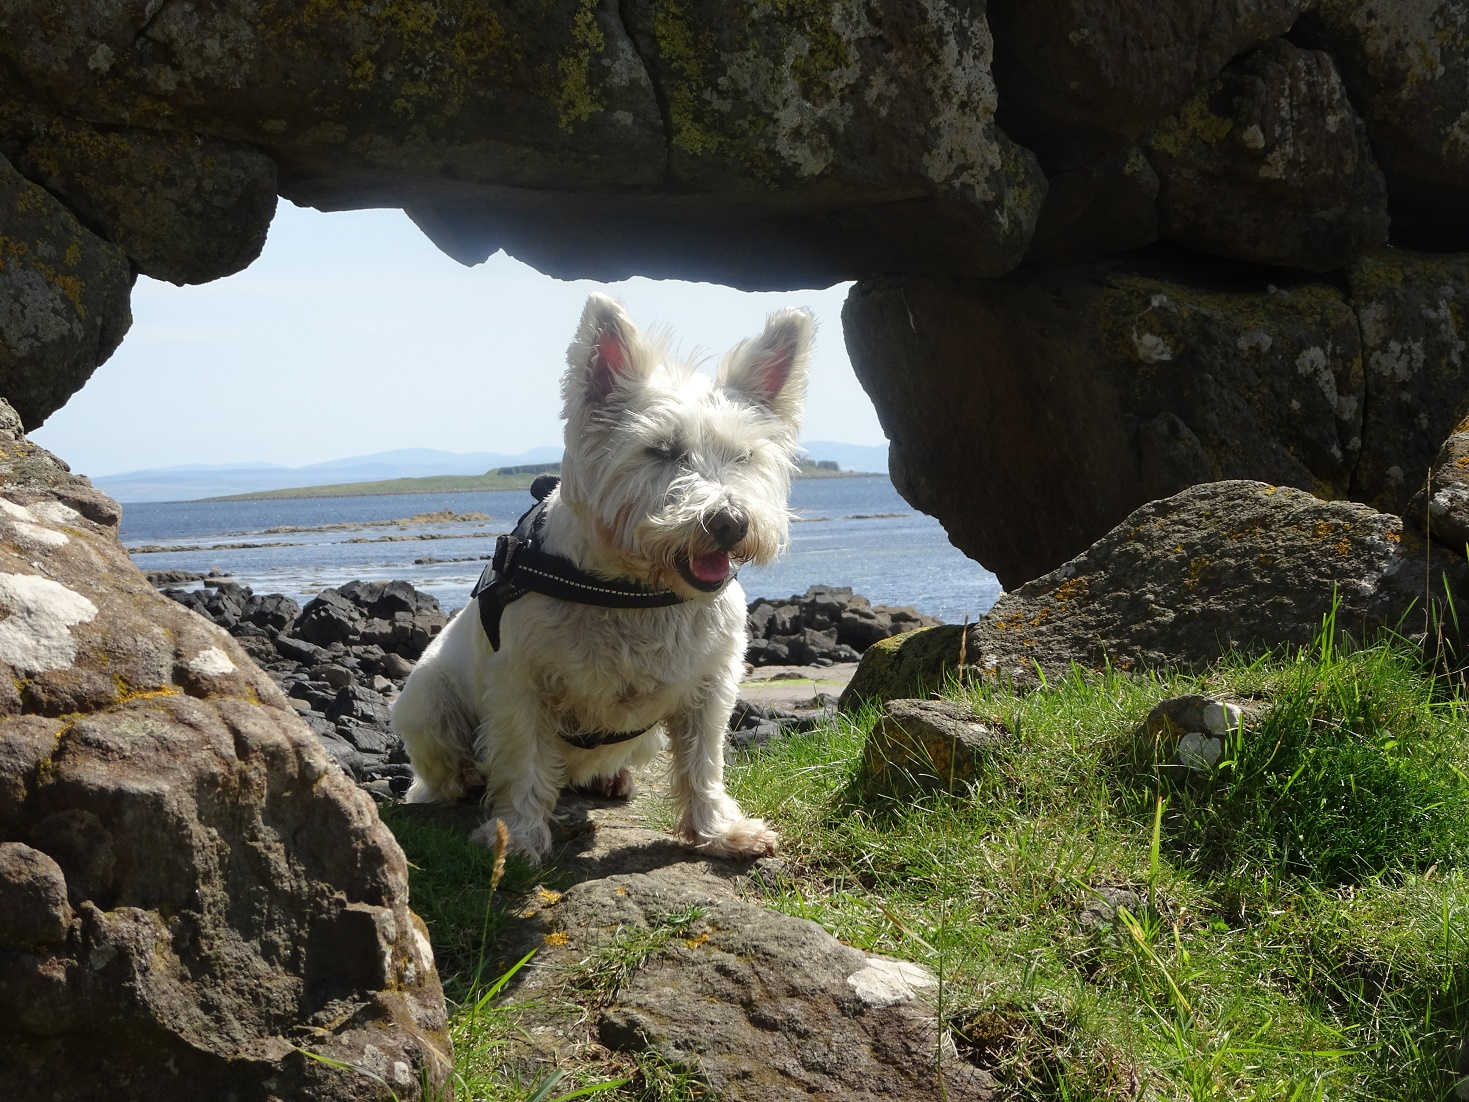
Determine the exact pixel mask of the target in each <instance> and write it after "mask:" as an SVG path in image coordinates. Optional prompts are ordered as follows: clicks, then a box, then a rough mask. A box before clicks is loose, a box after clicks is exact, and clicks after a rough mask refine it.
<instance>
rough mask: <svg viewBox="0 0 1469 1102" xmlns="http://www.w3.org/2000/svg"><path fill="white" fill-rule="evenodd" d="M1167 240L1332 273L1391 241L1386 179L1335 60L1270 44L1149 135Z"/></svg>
mask: <svg viewBox="0 0 1469 1102" xmlns="http://www.w3.org/2000/svg"><path fill="white" fill-rule="evenodd" d="M1147 148H1148V156H1149V158H1150V159H1151V160H1152V163H1153V167H1154V168H1155V169H1157V172H1158V179H1159V187H1158V211H1159V220H1160V222H1161V225H1162V234H1163V236H1164V237H1165V238H1167V239H1169V240H1171V241H1176V242H1177V243H1179V244H1180V245H1184V246H1186V247H1187V248H1190V249H1196V250H1198V251H1200V252H1205V253H1212V254H1214V255H1216V256H1224V257H1231V258H1233V259H1237V260H1248V261H1251V262H1254V263H1257V264H1272V265H1280V266H1283V267H1291V268H1305V269H1308V270H1310V271H1317V272H1324V271H1333V270H1336V269H1338V268H1343V267H1345V266H1346V265H1347V264H1349V263H1350V262H1351V261H1352V260H1353V259H1354V258H1356V256H1357V255H1358V254H1360V253H1362V252H1364V251H1366V250H1368V249H1372V248H1378V247H1380V246H1382V245H1385V244H1386V243H1387V225H1388V218H1387V186H1386V184H1385V183H1384V181H1383V178H1382V172H1381V171H1380V170H1379V169H1378V167H1377V162H1376V161H1375V160H1374V159H1373V156H1372V145H1371V142H1370V141H1369V140H1368V138H1367V128H1366V126H1365V125H1363V123H1362V120H1361V119H1360V118H1358V116H1357V113H1356V112H1355V111H1354V110H1353V109H1352V104H1351V101H1350V100H1349V99H1348V98H1347V92H1346V89H1345V88H1344V87H1343V86H1342V82H1341V78H1340V77H1339V76H1338V74H1337V71H1336V67H1335V66H1334V65H1333V64H1332V61H1331V57H1330V55H1328V54H1325V53H1323V52H1321V51H1318V50H1302V49H1299V48H1298V47H1295V46H1292V45H1290V44H1289V43H1287V42H1283V41H1280V40H1275V41H1272V42H1267V43H1266V44H1265V45H1263V46H1261V47H1260V48H1259V49H1257V50H1254V51H1252V52H1251V53H1249V54H1246V55H1245V56H1244V57H1242V58H1240V59H1238V60H1237V61H1234V62H1232V63H1231V64H1230V65H1229V66H1228V67H1227V68H1225V70H1224V72H1223V73H1222V74H1220V76H1219V78H1218V79H1216V80H1215V81H1214V82H1213V83H1211V84H1209V85H1207V86H1205V87H1204V88H1202V89H1200V90H1199V91H1198V92H1197V93H1196V94H1195V95H1194V96H1193V97H1192V98H1191V99H1189V100H1188V102H1187V103H1185V104H1184V105H1183V107H1182V108H1181V109H1180V110H1179V111H1178V112H1177V113H1176V114H1174V115H1172V116H1171V117H1169V118H1167V119H1165V120H1164V121H1163V122H1162V123H1160V124H1159V125H1158V127H1157V128H1156V129H1155V130H1154V131H1153V132H1152V134H1151V135H1149V137H1148V139H1147Z"/></svg>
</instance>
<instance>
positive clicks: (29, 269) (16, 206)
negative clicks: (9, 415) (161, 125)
mask: <svg viewBox="0 0 1469 1102" xmlns="http://www.w3.org/2000/svg"><path fill="white" fill-rule="evenodd" d="M0 48H3V47H0ZM132 285H133V273H132V271H131V269H130V268H129V267H128V261H127V257H126V256H125V255H124V254H123V252H122V250H121V249H119V248H117V246H115V245H112V244H109V243H108V242H106V241H103V240H102V239H100V238H99V237H97V236H96V235H95V234H93V233H91V232H89V231H88V230H87V229H86V228H85V227H84V226H83V225H82V224H81V223H80V222H78V221H77V219H76V217H75V216H74V215H73V214H72V213H71V212H70V211H68V210H67V209H66V208H65V207H63V206H62V205H61V204H60V203H58V202H57V201H56V200H55V199H54V198H52V197H51V195H49V194H48V193H47V192H46V191H45V190H43V189H42V188H40V187H38V186H37V185H36V184H34V183H32V182H31V181H29V180H27V179H26V178H25V177H23V176H22V175H21V174H20V173H18V172H17V171H16V170H15V168H14V166H12V165H11V163H10V162H9V161H8V160H6V158H5V157H3V156H0V397H3V398H6V399H8V400H9V402H10V404H11V405H12V406H13V407H14V409H15V411H16V412H17V413H19V414H20V417H21V420H22V421H23V422H24V423H25V426H26V427H27V428H31V429H33V428H36V427H37V426H39V425H40V424H41V423H42V422H43V421H45V420H46V418H47V417H49V416H50V415H51V414H52V413H54V412H55V411H56V410H57V409H59V408H61V404H62V403H63V402H65V401H66V400H67V399H68V398H69V397H71V395H72V394H73V393H74V392H75V391H76V390H77V389H78V388H79V387H80V386H81V385H82V384H83V383H84V382H86V381H87V378H88V376H90V375H91V374H92V371H93V369H94V368H95V367H96V366H97V365H98V364H99V363H101V362H102V361H104V360H105V359H107V357H108V356H110V355H112V352H113V349H115V348H116V347H117V344H118V342H119V341H120V340H122V336H123V334H124V333H126V332H127V330H128V326H129V325H131V324H132V320H133V318H132V311H131V310H130V308H129V306H128V296H129V294H130V292H131V290H132Z"/></svg>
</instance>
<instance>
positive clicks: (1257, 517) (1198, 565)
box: [842, 481, 1469, 707]
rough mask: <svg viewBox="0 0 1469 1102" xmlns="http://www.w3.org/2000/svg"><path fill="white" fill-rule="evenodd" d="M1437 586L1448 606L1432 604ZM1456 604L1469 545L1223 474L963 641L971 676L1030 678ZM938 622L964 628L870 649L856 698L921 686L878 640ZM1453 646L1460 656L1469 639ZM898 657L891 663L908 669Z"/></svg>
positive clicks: (852, 693) (1271, 640) (1422, 616)
mask: <svg viewBox="0 0 1469 1102" xmlns="http://www.w3.org/2000/svg"><path fill="white" fill-rule="evenodd" d="M1425 594H1428V595H1430V597H1429V599H1430V600H1431V601H1432V603H1433V604H1434V606H1435V610H1433V611H1425V608H1424V604H1423V602H1424V599H1425ZM1448 601H1452V602H1453V603H1454V605H1455V606H1456V607H1458V608H1464V607H1469V604H1466V603H1469V565H1466V561H1465V558H1464V555H1463V554H1462V553H1459V554H1453V553H1451V552H1448V551H1445V550H1444V549H1442V548H1440V547H1437V546H1435V545H1432V544H1429V543H1427V542H1425V541H1424V540H1423V538H1422V537H1421V536H1419V535H1417V534H1416V533H1415V532H1414V531H1413V530H1412V529H1411V528H1407V527H1405V526H1404V524H1403V521H1402V519H1401V518H1400V517H1396V516H1392V515H1390V514H1387V513H1379V512H1376V511H1374V510H1373V509H1371V508H1369V507H1368V506H1365V505H1359V504H1355V503H1350V502H1327V501H1322V500H1320V499H1318V498H1315V497H1312V496H1311V495H1310V494H1307V493H1304V492H1302V491H1300V490H1295V489H1291V488H1289V487H1285V486H1270V485H1266V484H1264V483H1259V482H1246V481H1232V482H1218V483H1211V484H1208V485H1202V486H1195V487H1192V488H1191V489H1188V490H1185V491H1184V492H1183V493H1180V494H1177V495H1175V496H1174V497H1171V498H1167V499H1165V500H1162V501H1154V502H1150V503H1149V504H1147V505H1145V506H1143V507H1142V508H1141V509H1138V510H1136V511H1135V512H1134V513H1132V514H1131V515H1130V516H1129V517H1127V519H1126V520H1124V521H1123V522H1122V523H1121V524H1119V525H1118V526H1117V527H1116V528H1114V529H1113V530H1112V531H1111V532H1109V533H1108V534H1107V535H1106V536H1105V537H1104V538H1103V539H1100V540H1098V541H1097V542H1096V544H1095V545H1093V546H1092V547H1091V548H1090V549H1088V550H1087V551H1086V552H1085V553H1084V554H1082V555H1079V556H1077V557H1076V558H1075V559H1073V560H1072V561H1071V562H1068V563H1066V564H1065V565H1064V566H1062V567H1060V568H1059V569H1057V570H1054V571H1052V572H1051V573H1049V574H1047V575H1045V576H1044V577H1041V578H1037V579H1035V580H1034V581H1032V582H1029V583H1027V584H1026V585H1024V586H1021V587H1020V588H1019V589H1018V590H1016V591H1014V592H1012V593H1006V594H1005V595H1004V596H1002V597H1001V598H1000V600H999V601H998V602H996V604H995V606H994V607H993V608H992V609H990V611H989V612H988V613H986V614H985V616H984V618H983V619H982V620H980V621H979V623H977V624H975V625H973V626H972V627H970V628H969V632H968V636H967V638H966V639H965V641H964V648H963V649H964V655H965V666H966V667H967V669H966V673H967V674H968V675H970V676H980V677H988V678H995V679H998V680H999V681H1002V682H1006V683H1011V684H1016V685H1020V686H1028V685H1033V684H1035V683H1036V681H1037V671H1038V670H1039V671H1041V672H1044V673H1045V674H1046V675H1047V676H1048V677H1054V676H1057V675H1061V676H1064V675H1065V674H1066V673H1067V671H1069V670H1071V669H1072V668H1073V667H1074V666H1080V667H1082V668H1086V669H1094V670H1096V669H1101V668H1103V667H1104V666H1105V665H1107V664H1110V665H1111V666H1112V667H1114V668H1119V669H1123V670H1143V669H1164V668H1177V667H1195V668H1197V667H1202V666H1204V665H1207V664H1208V663H1209V662H1211V661H1213V660H1214V659H1216V658H1218V657H1219V656H1220V655H1222V654H1224V653H1225V652H1226V651H1228V650H1229V649H1230V648H1233V647H1238V648H1240V649H1241V650H1243V651H1245V652H1246V653H1257V652H1258V651H1260V650H1261V649H1262V648H1271V647H1282V646H1301V645H1306V644H1309V643H1310V642H1311V641H1312V640H1313V639H1314V638H1315V637H1316V635H1317V633H1318V632H1319V631H1320V630H1321V629H1322V625H1323V623H1326V622H1328V618H1329V622H1330V623H1332V624H1333V626H1334V628H1335V630H1336V631H1337V632H1348V633H1350V634H1351V635H1352V636H1353V637H1354V638H1357V639H1361V638H1363V637H1364V636H1366V635H1369V634H1370V633H1372V632H1373V631H1377V630H1380V629H1384V628H1387V629H1392V630H1399V631H1403V632H1407V633H1413V632H1422V631H1425V630H1432V629H1433V627H1434V624H1435V623H1444V624H1447V623H1451V622H1452V620H1451V617H1449V616H1447V615H1446V609H1445V607H1444V606H1445V603H1446V602H1448ZM1334 603H1336V607H1335V609H1333V605H1334ZM1435 617H1436V620H1435ZM940 630H955V629H932V630H931V631H929V632H916V633H914V634H912V635H909V636H900V637H898V638H897V639H894V640H892V641H891V642H890V643H889V644H886V645H885V644H879V647H877V648H873V650H872V651H869V652H868V656H867V657H864V659H863V664H862V666H860V667H858V670H857V674H856V676H855V677H853V679H852V682H851V683H850V685H849V686H848V688H847V692H846V693H844V694H843V697H842V706H843V707H855V706H856V705H857V704H859V703H860V702H861V701H863V700H872V699H878V698H880V697H881V695H882V694H883V693H888V692H891V693H894V694H895V695H900V696H910V695H912V691H911V688H910V687H909V686H908V685H904V684H900V683H897V682H896V680H895V679H893V678H889V679H888V680H887V681H886V682H885V683H881V684H879V683H878V682H877V681H876V680H875V679H874V678H872V677H870V676H869V675H868V674H866V673H865V672H864V668H865V667H866V666H867V664H868V662H869V661H873V659H872V657H871V656H872V655H874V654H875V653H876V652H877V651H878V650H879V648H881V647H883V646H888V647H889V648H901V646H902V645H903V644H908V645H918V646H919V647H921V648H922V647H923V644H924V643H925V637H928V636H932V635H934V634H935V633H936V632H938V631H940ZM948 642H949V643H950V645H946V646H942V647H936V646H927V647H926V648H923V649H924V655H923V657H924V658H925V660H924V661H916V660H915V661H909V662H907V663H904V664H902V668H903V669H904V671H905V672H906V674H907V676H908V677H910V678H911V679H912V680H913V681H914V682H916V683H923V684H926V685H928V686H933V685H938V684H941V683H942V681H943V679H944V678H945V677H949V676H954V675H955V674H956V673H957V672H958V662H959V647H958V646H957V645H956V644H957V638H954V639H952V640H949V641H948ZM1449 642H1450V643H1451V644H1455V645H1454V647H1453V649H1454V650H1455V651H1456V652H1457V653H1462V648H1461V646H1459V645H1458V644H1459V643H1460V642H1461V641H1455V640H1450V641H1449ZM884 657H885V659H886V666H887V667H888V668H889V670H891V669H893V668H896V667H897V666H898V664H899V663H898V660H897V659H896V658H895V656H894V655H893V654H891V653H889V654H887V655H885V656H884ZM874 664H875V665H876V664H877V663H876V662H875V663H874Z"/></svg>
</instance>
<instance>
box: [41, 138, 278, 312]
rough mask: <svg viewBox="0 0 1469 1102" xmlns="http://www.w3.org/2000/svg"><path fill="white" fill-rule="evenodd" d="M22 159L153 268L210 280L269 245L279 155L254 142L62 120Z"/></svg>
mask: <svg viewBox="0 0 1469 1102" xmlns="http://www.w3.org/2000/svg"><path fill="white" fill-rule="evenodd" d="M19 167H20V169H21V170H22V171H23V172H25V173H26V175H28V176H29V177H30V178H31V179H33V180H35V181H36V182H37V183H40V184H42V185H44V186H45V188H46V189H47V190H48V191H50V192H52V193H53V194H56V195H59V196H61V198H62V199H63V200H64V201H65V203H66V204H67V206H68V207H69V208H70V209H71V210H72V211H74V212H75V213H76V215H77V216H78V217H79V218H80V219H81V220H82V221H83V222H85V223H86V224H88V225H90V226H93V227H95V228H96V229H97V230H98V231H99V232H100V233H101V234H102V235H103V236H104V237H106V238H107V240H109V241H111V242H113V243H114V244H116V245H118V246H119V247H121V248H122V250H123V251H124V252H125V253H127V255H128V256H129V257H130V258H131V259H132V261H133V263H134V264H135V265H136V266H137V267H138V269H139V270H140V271H142V272H143V273H144V274H145V275H150V276H152V277H154V278H155V279H166V280H170V281H171V282H173V283H179V284H183V283H206V282H208V281H209V280H211V279H218V278H220V277H221V276H227V275H231V274H233V273H234V272H238V271H239V270H240V269H242V268H244V267H245V266H246V265H247V264H249V263H250V262H251V261H253V260H254V259H255V258H256V257H257V256H259V255H260V249H261V247H262V246H264V244H265V232H266V230H267V228H268V227H269V226H270V220H271V218H272V216H273V215H274V214H275V191H276V170H275V162H274V161H272V160H271V159H270V158H269V157H267V156H266V155H265V154H263V153H261V152H259V151H258V150H256V149H251V148H249V147H248V146H242V145H234V144H231V143H226V142H219V141H213V140H210V139H204V138H200V137H199V136H197V135H194V134H160V133H156V132H153V131H148V130H131V129H108V130H105V131H104V130H98V129H95V128H93V127H90V126H87V125H85V124H84V123H79V122H75V121H70V120H54V121H52V122H50V123H49V124H48V125H47V126H46V128H45V129H44V131H42V132H41V133H40V134H38V135H36V136H35V137H34V138H32V139H31V140H30V141H28V142H27V143H26V144H25V147H24V151H23V152H22V153H21V154H20V157H19Z"/></svg>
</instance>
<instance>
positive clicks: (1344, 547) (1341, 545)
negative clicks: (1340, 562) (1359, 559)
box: [1336, 539, 1352, 555]
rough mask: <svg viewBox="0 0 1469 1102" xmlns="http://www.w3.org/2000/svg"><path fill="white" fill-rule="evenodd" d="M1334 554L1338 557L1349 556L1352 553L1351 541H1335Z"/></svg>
mask: <svg viewBox="0 0 1469 1102" xmlns="http://www.w3.org/2000/svg"><path fill="white" fill-rule="evenodd" d="M1336 553H1337V554H1338V555H1350V554H1351V553H1352V541H1351V540H1349V539H1339V540H1337V541H1336Z"/></svg>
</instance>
